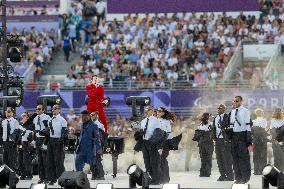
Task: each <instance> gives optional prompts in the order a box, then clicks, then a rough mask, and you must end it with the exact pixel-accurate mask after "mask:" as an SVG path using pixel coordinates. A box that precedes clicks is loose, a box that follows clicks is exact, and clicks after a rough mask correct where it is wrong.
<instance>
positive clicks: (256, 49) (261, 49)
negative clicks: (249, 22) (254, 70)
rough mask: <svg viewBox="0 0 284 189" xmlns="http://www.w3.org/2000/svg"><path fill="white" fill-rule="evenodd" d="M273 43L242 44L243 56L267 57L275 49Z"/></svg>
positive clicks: (247, 57)
mask: <svg viewBox="0 0 284 189" xmlns="http://www.w3.org/2000/svg"><path fill="white" fill-rule="evenodd" d="M277 48H278V45H275V44H256V45H243V56H244V58H245V59H257V60H263V59H269V58H271V57H272V56H273V55H274V54H275V52H276V51H277Z"/></svg>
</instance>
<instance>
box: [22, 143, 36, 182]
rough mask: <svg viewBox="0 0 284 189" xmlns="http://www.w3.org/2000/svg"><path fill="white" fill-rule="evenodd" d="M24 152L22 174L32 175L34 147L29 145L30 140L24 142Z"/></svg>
mask: <svg viewBox="0 0 284 189" xmlns="http://www.w3.org/2000/svg"><path fill="white" fill-rule="evenodd" d="M22 152H23V157H22V158H23V159H22V162H23V172H22V176H29V177H30V176H32V175H33V174H32V173H33V166H32V148H31V147H30V146H29V143H28V142H23V145H22Z"/></svg>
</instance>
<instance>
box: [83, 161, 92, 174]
mask: <svg viewBox="0 0 284 189" xmlns="http://www.w3.org/2000/svg"><path fill="white" fill-rule="evenodd" d="M90 170H91V166H90V165H89V164H87V163H85V165H84V168H83V172H84V173H85V174H88V173H89V172H90Z"/></svg>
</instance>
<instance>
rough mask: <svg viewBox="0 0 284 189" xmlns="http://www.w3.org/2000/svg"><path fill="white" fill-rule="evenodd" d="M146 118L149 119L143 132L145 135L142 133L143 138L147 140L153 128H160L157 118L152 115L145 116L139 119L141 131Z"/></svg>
mask: <svg viewBox="0 0 284 189" xmlns="http://www.w3.org/2000/svg"><path fill="white" fill-rule="evenodd" d="M147 119H149V121H148V126H147V130H146V133H145V135H143V139H144V140H149V139H150V138H151V136H152V135H153V133H154V130H155V129H157V128H160V129H161V124H160V122H159V120H158V119H157V118H156V117H154V116H150V117H146V118H145V119H143V120H142V121H141V129H142V130H143V131H144V130H145V128H146V124H147Z"/></svg>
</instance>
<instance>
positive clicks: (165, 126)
mask: <svg viewBox="0 0 284 189" xmlns="http://www.w3.org/2000/svg"><path fill="white" fill-rule="evenodd" d="M158 120H159V121H160V124H161V129H162V130H163V131H165V132H167V133H168V138H167V139H172V138H173V134H172V127H171V121H169V120H166V119H163V118H160V119H158Z"/></svg>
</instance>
